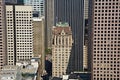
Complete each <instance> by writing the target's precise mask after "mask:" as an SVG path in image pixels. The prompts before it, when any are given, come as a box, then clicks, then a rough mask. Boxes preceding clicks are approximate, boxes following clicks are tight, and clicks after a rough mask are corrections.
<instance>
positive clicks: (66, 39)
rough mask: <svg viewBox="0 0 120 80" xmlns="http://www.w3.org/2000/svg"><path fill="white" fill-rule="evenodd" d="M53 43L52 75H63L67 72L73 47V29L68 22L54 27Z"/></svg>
mask: <svg viewBox="0 0 120 80" xmlns="http://www.w3.org/2000/svg"><path fill="white" fill-rule="evenodd" d="M52 34H53V37H52V38H53V44H52V64H53V65H52V76H53V77H61V76H62V75H64V74H66V69H67V66H68V62H69V57H70V53H71V48H72V43H73V40H72V31H71V28H70V27H69V25H68V24H58V25H57V26H55V27H53V30H52Z"/></svg>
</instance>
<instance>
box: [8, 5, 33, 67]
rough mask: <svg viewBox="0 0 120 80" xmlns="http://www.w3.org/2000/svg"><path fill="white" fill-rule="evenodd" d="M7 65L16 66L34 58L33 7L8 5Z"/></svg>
mask: <svg viewBox="0 0 120 80" xmlns="http://www.w3.org/2000/svg"><path fill="white" fill-rule="evenodd" d="M6 28H7V29H6V30H7V63H8V65H14V64H16V62H18V61H21V60H29V59H30V58H31V57H32V56H33V26H32V7H31V6H22V5H6Z"/></svg>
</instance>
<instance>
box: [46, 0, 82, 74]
mask: <svg viewBox="0 0 120 80" xmlns="http://www.w3.org/2000/svg"><path fill="white" fill-rule="evenodd" d="M50 1H51V2H50ZM49 2H50V4H49ZM51 4H52V6H51ZM45 5H46V6H45V7H46V8H45V12H46V14H45V17H46V18H45V19H47V20H46V21H47V22H46V23H48V24H47V25H46V29H47V33H50V34H49V35H51V32H49V31H51V30H50V29H51V28H49V27H52V26H53V25H56V23H57V22H68V24H69V25H70V26H71V29H72V35H73V39H74V43H73V47H72V54H71V57H70V60H69V66H68V69H67V71H68V73H70V72H72V71H82V70H83V45H84V0H48V1H47V3H45ZM48 6H50V7H49V8H53V9H52V10H51V13H49V10H48V9H47V8H48ZM50 15H51V17H52V18H51V20H50V22H51V23H50V22H49V20H48V19H50ZM48 17H49V18H48ZM49 23H50V24H51V25H52V26H51V25H49ZM47 37H48V38H47V39H49V40H51V39H50V37H51V36H47ZM51 41H52V40H51ZM49 43H50V44H49ZM49 43H48V44H47V45H51V43H52V42H49Z"/></svg>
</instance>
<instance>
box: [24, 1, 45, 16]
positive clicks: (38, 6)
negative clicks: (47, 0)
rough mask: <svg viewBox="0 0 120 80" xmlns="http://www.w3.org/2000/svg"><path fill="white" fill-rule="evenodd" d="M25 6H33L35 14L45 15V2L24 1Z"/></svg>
mask: <svg viewBox="0 0 120 80" xmlns="http://www.w3.org/2000/svg"><path fill="white" fill-rule="evenodd" d="M24 5H29V6H32V9H33V14H38V16H39V17H41V16H43V15H44V0H24Z"/></svg>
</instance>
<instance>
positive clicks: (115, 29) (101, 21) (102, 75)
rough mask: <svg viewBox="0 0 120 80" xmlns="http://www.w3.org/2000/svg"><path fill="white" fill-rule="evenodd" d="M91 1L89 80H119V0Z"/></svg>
mask: <svg viewBox="0 0 120 80" xmlns="http://www.w3.org/2000/svg"><path fill="white" fill-rule="evenodd" d="M92 1H93V3H92V4H93V5H92V13H93V14H92V19H93V23H92V25H91V26H92V28H91V29H92V34H91V38H92V42H91V43H92V46H91V48H90V49H91V53H92V54H91V55H92V59H91V60H92V79H91V80H120V21H119V19H120V17H119V15H120V0H92Z"/></svg>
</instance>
